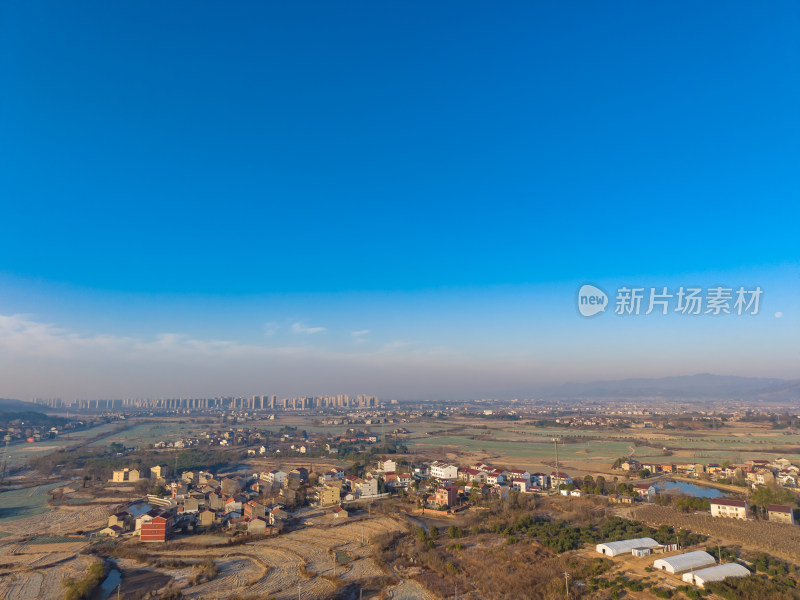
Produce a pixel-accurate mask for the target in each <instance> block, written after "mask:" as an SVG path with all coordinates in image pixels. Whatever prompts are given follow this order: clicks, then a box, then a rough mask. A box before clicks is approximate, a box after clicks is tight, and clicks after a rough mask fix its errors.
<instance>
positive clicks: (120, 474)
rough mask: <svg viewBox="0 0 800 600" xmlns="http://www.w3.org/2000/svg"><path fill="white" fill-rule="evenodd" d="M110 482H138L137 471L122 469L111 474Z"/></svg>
mask: <svg viewBox="0 0 800 600" xmlns="http://www.w3.org/2000/svg"><path fill="white" fill-rule="evenodd" d="M111 481H113V482H114V483H122V482H123V481H131V482H133V481H139V469H129V468H127V467H126V468H124V469H121V470H119V471H113V472H112V473H111Z"/></svg>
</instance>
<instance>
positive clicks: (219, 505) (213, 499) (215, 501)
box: [206, 492, 225, 510]
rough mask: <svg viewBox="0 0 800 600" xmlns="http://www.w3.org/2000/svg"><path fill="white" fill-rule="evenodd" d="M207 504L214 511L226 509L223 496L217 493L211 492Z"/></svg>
mask: <svg viewBox="0 0 800 600" xmlns="http://www.w3.org/2000/svg"><path fill="white" fill-rule="evenodd" d="M206 504H207V505H208V507H209V508H210V509H212V510H222V509H223V508H224V507H225V501H224V500H223V499H222V496H220V495H219V494H217V493H216V492H211V493H210V494H208V500H207V502H206Z"/></svg>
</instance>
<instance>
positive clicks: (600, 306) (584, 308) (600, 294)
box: [578, 283, 608, 317]
mask: <svg viewBox="0 0 800 600" xmlns="http://www.w3.org/2000/svg"><path fill="white" fill-rule="evenodd" d="M607 306H608V296H606V293H605V292H604V291H603V290H601V289H600V288H598V287H595V286H593V285H589V284H588V283H587V284H585V285H582V286H581V289H580V290H578V310H579V311H580V313H581V314H582V315H583V316H584V317H593V316H594V315H596V314H597V313H600V312H605V310H606V307H607Z"/></svg>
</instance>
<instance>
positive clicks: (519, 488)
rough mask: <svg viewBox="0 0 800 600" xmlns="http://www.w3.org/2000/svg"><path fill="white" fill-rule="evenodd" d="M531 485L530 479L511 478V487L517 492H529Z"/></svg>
mask: <svg viewBox="0 0 800 600" xmlns="http://www.w3.org/2000/svg"><path fill="white" fill-rule="evenodd" d="M530 487H531V482H530V480H529V479H512V480H511V489H512V490H514V491H515V492H522V493H525V492H527V491H528V490H529V489H530Z"/></svg>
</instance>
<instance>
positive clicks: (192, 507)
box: [178, 497, 200, 514]
mask: <svg viewBox="0 0 800 600" xmlns="http://www.w3.org/2000/svg"><path fill="white" fill-rule="evenodd" d="M178 507H179V510H180V511H181V512H183V513H184V514H189V513H196V512H197V511H199V510H200V502H199V501H198V500H197V498H191V497H189V498H185V499H184V501H183V502H182V503H179V504H178Z"/></svg>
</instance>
